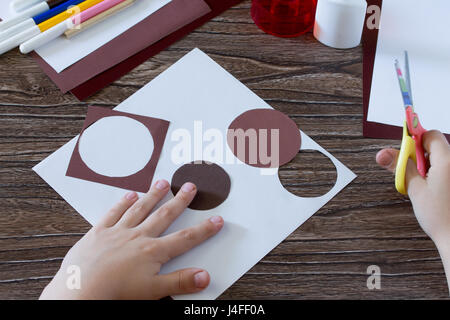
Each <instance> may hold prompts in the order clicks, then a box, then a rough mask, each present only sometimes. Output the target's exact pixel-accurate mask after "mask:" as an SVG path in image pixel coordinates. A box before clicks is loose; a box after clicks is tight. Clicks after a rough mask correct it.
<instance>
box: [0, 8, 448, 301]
mask: <svg viewBox="0 0 450 320" xmlns="http://www.w3.org/2000/svg"><path fill="white" fill-rule="evenodd" d="M250 6H251V1H244V2H243V3H242V4H240V5H238V6H236V7H233V8H232V9H230V10H227V11H226V12H225V13H223V14H222V15H220V16H219V17H216V18H214V19H213V20H212V21H210V22H209V23H207V24H205V25H204V26H202V27H201V28H199V29H197V30H195V31H194V32H192V33H191V34H190V35H188V36H186V37H185V38H183V39H182V40H180V41H178V42H177V43H175V44H173V45H172V46H170V47H169V48H167V49H166V50H164V51H162V52H161V53H160V54H158V55H156V56H155V57H153V58H151V59H149V60H148V61H146V62H145V63H143V64H142V65H140V66H139V67H137V68H136V69H134V70H133V71H132V72H130V73H129V74H127V75H125V76H124V77H122V78H121V79H119V80H118V81H116V82H114V83H113V84H111V85H110V86H108V87H106V88H105V89H103V90H102V91H100V92H99V93H97V94H96V95H94V96H93V97H91V98H90V99H88V101H86V102H79V101H78V100H77V99H76V98H75V97H73V96H72V95H71V94H61V93H60V92H59V90H58V89H57V87H56V86H55V85H54V84H53V83H52V82H51V81H50V79H48V78H47V76H46V75H45V74H43V73H42V71H41V70H40V69H39V67H38V66H37V65H36V64H35V63H34V62H33V60H32V59H31V58H29V57H27V56H22V55H20V54H18V52H17V51H12V52H9V53H7V54H5V55H3V56H1V57H0V66H1V68H0V207H1V208H2V210H0V299H36V298H37V297H39V295H40V293H41V291H42V289H43V288H44V287H45V285H46V284H47V283H48V282H49V281H50V279H51V277H52V276H53V275H54V273H55V272H56V271H57V270H58V268H59V265H60V263H61V261H62V258H63V257H64V255H65V254H66V252H67V251H68V250H69V248H70V247H71V246H72V245H73V244H75V243H76V241H78V240H79V239H80V238H81V236H82V235H83V234H84V233H85V232H87V231H88V230H89V228H90V226H89V224H88V223H87V222H86V221H84V219H83V218H81V217H80V216H79V215H78V214H77V213H76V212H75V211H74V210H73V208H71V207H70V206H69V205H68V204H67V203H66V202H65V201H64V200H62V199H61V198H60V196H59V195H58V194H56V193H55V192H54V191H53V190H52V189H51V188H50V187H49V186H48V185H47V184H46V183H45V182H44V181H42V179H41V178H39V177H38V176H37V175H36V174H35V173H33V172H32V171H31V169H32V167H33V166H34V165H36V164H37V163H39V162H40V161H41V160H42V159H44V158H45V157H47V156H48V155H50V154H51V153H52V152H54V151H55V150H57V149H58V148H59V147H60V146H62V145H63V144H64V143H66V142H68V141H69V140H70V139H71V138H72V137H74V136H76V135H77V134H78V133H79V131H80V130H81V128H82V125H83V120H84V117H85V114H86V110H87V106H88V105H96V106H104V107H114V106H115V105H117V104H119V103H121V102H122V101H123V100H125V99H126V98H127V97H129V96H130V95H132V94H133V93H135V92H136V91H137V90H139V89H140V88H141V87H142V86H143V85H145V84H146V83H148V82H149V81H151V80H152V79H154V78H155V77H156V76H157V75H159V74H160V73H161V72H163V71H164V70H166V69H167V68H168V67H170V66H171V65H172V64H173V63H174V62H176V61H177V60H178V59H180V58H181V57H182V56H183V55H185V54H186V53H188V52H189V51H190V50H192V49H193V48H195V47H198V48H200V49H201V50H203V51H204V52H206V53H207V54H208V55H210V56H211V57H212V58H213V59H214V60H215V61H217V62H218V63H219V64H220V65H221V66H223V67H224V68H225V69H226V70H228V71H229V72H230V73H231V74H233V75H234V76H235V77H236V78H237V79H239V80H240V81H242V82H243V83H244V84H245V85H247V86H248V87H249V88H250V89H251V90H253V91H254V92H255V93H256V94H258V95H259V96H261V97H262V98H263V99H264V100H266V101H267V102H268V103H269V104H271V105H272V106H273V107H274V108H276V109H277V110H280V111H282V112H284V113H285V114H287V115H289V116H290V117H291V118H292V119H293V120H294V121H295V122H296V124H297V125H298V127H299V128H301V129H302V130H303V131H304V132H305V133H306V134H308V135H310V136H311V137H312V138H313V139H315V140H316V141H317V142H318V143H319V144H320V145H322V146H323V147H324V148H326V149H327V150H328V151H330V152H331V153H332V154H333V155H335V156H336V157H337V158H338V159H339V160H341V161H342V162H343V163H344V164H346V165H347V166H348V167H349V168H350V169H352V170H353V171H354V172H355V173H356V174H357V175H358V177H357V179H356V180H355V181H354V182H352V183H351V184H350V185H349V186H348V187H347V188H345V189H344V190H343V191H342V192H341V193H340V194H339V195H338V196H336V197H335V198H334V199H332V200H331V201H330V202H329V203H328V204H327V205H326V206H324V207H323V208H322V209H321V210H319V212H317V213H316V214H315V215H314V216H313V217H312V218H311V219H309V220H308V221H307V222H306V223H305V224H303V225H302V226H301V227H300V228H299V229H297V230H296V231H295V232H293V233H292V234H291V235H290V236H289V237H288V238H287V239H286V240H285V241H284V242H282V243H281V244H280V245H279V246H277V247H276V248H275V249H274V250H273V251H272V252H270V253H269V254H268V255H267V256H266V257H264V258H263V259H262V260H261V261H260V262H259V263H258V264H257V265H255V266H254V267H253V268H252V269H251V270H249V272H247V273H246V274H245V275H244V276H243V277H242V278H241V279H240V280H239V281H237V282H236V283H235V284H234V285H233V286H232V287H231V288H229V289H228V290H227V291H226V292H225V293H224V294H223V295H222V296H221V298H222V299H249V298H261V299H405V298H410V299H422V298H431V299H448V298H449V297H448V289H447V285H446V280H445V275H444V271H443V268H442V263H441V261H440V259H439V255H438V252H437V251H436V248H435V246H434V244H433V243H432V241H431V240H430V239H429V238H428V237H427V236H426V235H425V233H424V232H423V231H422V230H421V228H420V226H419V225H418V223H417V221H416V219H415V217H414V213H413V211H412V208H411V204H410V202H409V200H408V199H406V198H404V197H402V196H401V195H399V194H397V193H396V192H395V189H394V186H393V178H392V175H391V174H390V173H388V172H385V171H384V170H382V169H380V168H378V166H377V165H376V163H375V161H374V158H375V154H376V152H377V151H378V150H379V149H381V148H383V147H398V145H399V144H398V142H397V141H392V140H376V139H365V138H363V137H362V50H361V47H357V48H354V49H350V50H335V49H332V48H328V47H325V46H323V45H321V44H320V43H318V42H317V41H315V40H314V37H313V36H312V34H311V33H308V34H306V35H304V36H302V37H299V38H295V39H280V38H276V37H272V36H268V35H266V34H264V33H263V32H261V31H260V30H259V29H258V28H257V27H256V26H255V25H254V23H253V22H252V20H251V17H250ZM11 75H13V77H12V76H11ZM335 175H336V173H335V169H334V167H333V166H332V164H331V163H330V162H329V161H328V160H327V159H325V158H323V157H322V156H321V155H320V154H316V153H314V152H302V153H300V154H299V155H298V156H297V157H296V158H295V159H294V160H293V161H292V162H291V163H289V164H287V165H285V166H283V167H282V168H281V169H280V172H279V176H280V180H281V181H282V184H283V185H284V186H285V188H286V189H288V190H289V191H290V192H292V193H294V194H297V195H300V196H315V195H318V194H321V193H324V192H326V190H328V189H329V188H330V187H331V186H332V184H333V181H334V179H335ZM300 211H301V208H299V212H300ZM274 214H279V215H282V212H276V213H274ZM371 264H375V265H378V266H380V268H381V272H382V289H381V290H376V291H371V290H368V289H367V286H366V280H367V277H368V275H367V274H366V270H367V267H368V266H369V265H371Z"/></svg>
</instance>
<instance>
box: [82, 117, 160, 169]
mask: <svg viewBox="0 0 450 320" xmlns="http://www.w3.org/2000/svg"><path fill="white" fill-rule="evenodd" d="M153 148H154V142H153V137H152V135H151V133H150V131H149V130H148V128H147V127H146V126H144V125H143V124H142V123H141V122H139V121H137V120H134V119H131V118H128V117H123V116H112V117H105V118H102V119H100V120H98V121H97V122H95V123H93V124H92V125H91V126H89V127H88V128H86V129H85V130H84V132H83V133H82V135H81V137H80V141H79V145H78V150H79V153H80V157H81V159H82V160H83V162H84V163H85V164H86V166H88V167H89V169H91V170H92V171H94V172H96V173H98V174H101V175H104V176H107V177H127V176H130V175H132V174H134V173H136V172H139V171H140V170H142V169H143V168H144V167H145V166H146V165H147V163H148V162H149V161H150V158H151V156H152V154H153Z"/></svg>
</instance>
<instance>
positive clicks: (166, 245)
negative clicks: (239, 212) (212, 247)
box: [158, 217, 224, 260]
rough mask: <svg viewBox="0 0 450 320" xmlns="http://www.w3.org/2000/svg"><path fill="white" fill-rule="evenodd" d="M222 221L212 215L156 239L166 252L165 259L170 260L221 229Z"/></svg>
mask: <svg viewBox="0 0 450 320" xmlns="http://www.w3.org/2000/svg"><path fill="white" fill-rule="evenodd" d="M223 223H224V222H223V219H222V218H221V217H212V218H210V219H208V220H205V221H203V222H202V223H201V224H199V225H197V226H194V227H191V228H187V229H183V230H180V231H178V232H175V233H172V234H169V235H167V236H164V237H162V238H159V239H158V240H159V241H160V243H161V246H162V249H163V251H164V252H166V254H167V259H169V260H170V259H173V258H175V257H177V256H179V255H181V254H183V253H185V252H186V251H189V250H191V249H192V248H194V247H196V246H198V245H199V244H200V243H202V242H204V241H206V240H207V239H209V238H211V237H212V236H214V235H215V234H217V233H218V232H219V231H220V229H222V227H223Z"/></svg>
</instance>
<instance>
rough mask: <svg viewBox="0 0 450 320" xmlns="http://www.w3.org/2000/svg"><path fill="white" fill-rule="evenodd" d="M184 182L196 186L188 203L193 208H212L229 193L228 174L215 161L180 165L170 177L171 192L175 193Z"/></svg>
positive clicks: (221, 201) (229, 181)
mask: <svg viewBox="0 0 450 320" xmlns="http://www.w3.org/2000/svg"><path fill="white" fill-rule="evenodd" d="M186 182H192V183H193V184H195V186H196V187H197V195H196V196H195V198H194V200H193V201H192V202H191V204H190V205H189V208H190V209H193V210H210V209H213V208H215V207H217V206H219V205H220V204H222V203H223V202H224V201H225V200H226V199H227V198H228V195H229V193H230V187H231V180H230V176H229V175H228V173H227V172H226V171H225V170H224V169H222V167H220V166H219V165H217V164H215V163H211V162H205V161H198V162H196V161H194V162H191V163H188V164H185V165H183V166H181V167H180V168H179V169H178V170H177V171H175V173H174V175H173V177H172V182H171V188H172V193H173V194H174V195H175V194H177V192H178V191H179V190H180V188H181V186H182V185H183V184H185V183H186Z"/></svg>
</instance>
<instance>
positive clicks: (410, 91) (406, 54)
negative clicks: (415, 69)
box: [405, 50, 414, 104]
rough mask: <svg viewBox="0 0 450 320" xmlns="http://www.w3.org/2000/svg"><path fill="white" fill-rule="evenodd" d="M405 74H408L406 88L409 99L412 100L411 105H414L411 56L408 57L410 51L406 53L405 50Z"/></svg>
mask: <svg viewBox="0 0 450 320" xmlns="http://www.w3.org/2000/svg"><path fill="white" fill-rule="evenodd" d="M405 72H406V87H407V88H408V92H409V99H410V100H411V104H414V102H413V96H412V89H411V76H410V72H409V56H408V51H406V50H405Z"/></svg>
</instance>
